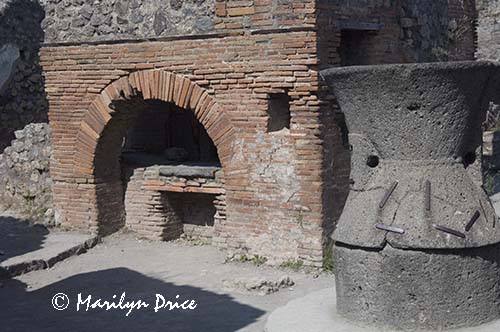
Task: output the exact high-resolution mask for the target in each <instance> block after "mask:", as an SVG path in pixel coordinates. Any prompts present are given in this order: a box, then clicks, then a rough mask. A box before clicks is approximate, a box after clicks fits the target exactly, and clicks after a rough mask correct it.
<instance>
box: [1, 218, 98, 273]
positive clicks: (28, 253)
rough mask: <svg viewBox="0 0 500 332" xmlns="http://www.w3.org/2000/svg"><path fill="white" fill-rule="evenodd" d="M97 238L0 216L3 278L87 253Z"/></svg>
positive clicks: (49, 265)
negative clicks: (52, 229) (50, 229)
mask: <svg viewBox="0 0 500 332" xmlns="http://www.w3.org/2000/svg"><path fill="white" fill-rule="evenodd" d="M97 240H98V238H97V237H95V236H91V235H88V234H83V233H76V232H58V231H49V229H47V228H46V227H44V226H41V225H34V224H33V223H32V222H30V221H28V220H24V219H20V218H18V217H15V216H12V213H4V214H1V215H0V279H3V278H11V277H15V276H18V275H21V274H24V273H27V272H30V271H35V270H41V269H47V268H50V267H52V266H54V264H56V263H58V262H60V261H62V260H64V259H66V258H68V257H70V256H73V255H78V254H81V253H83V252H86V251H87V250H88V249H89V248H92V247H93V246H95V245H96V244H97Z"/></svg>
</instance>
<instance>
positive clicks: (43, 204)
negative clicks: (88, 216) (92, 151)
mask: <svg viewBox="0 0 500 332" xmlns="http://www.w3.org/2000/svg"><path fill="white" fill-rule="evenodd" d="M15 136H16V139H15V140H14V141H12V144H11V146H9V147H7V148H6V149H5V150H4V153H3V154H0V207H3V208H12V209H15V210H17V211H21V212H24V213H25V214H27V215H29V216H31V217H33V218H34V219H35V221H36V222H41V223H44V224H46V225H52V224H53V223H54V218H53V217H54V212H53V210H52V181H51V179H50V176H49V161H50V157H51V154H52V147H51V143H50V127H49V125H48V124H46V123H39V124H30V125H28V126H26V127H25V128H24V129H23V130H18V131H16V132H15Z"/></svg>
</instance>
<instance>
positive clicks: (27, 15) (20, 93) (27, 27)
mask: <svg viewBox="0 0 500 332" xmlns="http://www.w3.org/2000/svg"><path fill="white" fill-rule="evenodd" d="M44 16H45V13H44V10H43V8H42V6H41V5H40V4H39V2H38V1H36V0H11V1H7V3H6V4H4V5H3V6H0V46H1V45H5V44H9V43H10V44H14V45H16V46H17V47H18V48H19V50H20V59H19V61H18V63H17V67H16V69H15V71H14V73H13V76H12V79H11V81H10V82H9V83H8V84H7V86H6V88H5V90H4V91H3V92H2V94H0V153H2V152H3V150H4V149H5V148H6V147H7V146H9V145H10V142H11V141H12V140H13V139H14V131H16V130H19V129H22V128H24V127H25V126H26V125H27V124H30V123H34V122H47V121H48V118H47V113H48V103H47V99H46V96H45V90H44V80H43V76H42V69H41V67H40V61H39V60H40V59H39V49H40V44H41V42H42V41H43V38H44V32H43V30H42V27H41V22H42V20H43V18H44Z"/></svg>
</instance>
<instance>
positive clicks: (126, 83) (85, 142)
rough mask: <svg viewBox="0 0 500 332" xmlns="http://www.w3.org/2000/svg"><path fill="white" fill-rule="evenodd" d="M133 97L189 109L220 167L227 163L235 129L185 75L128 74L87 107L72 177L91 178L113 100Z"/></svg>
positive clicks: (161, 71) (144, 72)
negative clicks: (213, 151)
mask: <svg viewBox="0 0 500 332" xmlns="http://www.w3.org/2000/svg"><path fill="white" fill-rule="evenodd" d="M133 97H142V98H144V99H157V100H162V101H165V102H171V103H174V104H175V105H177V106H178V107H181V108H184V109H191V110H192V111H193V112H194V114H195V116H196V118H197V119H198V120H199V121H200V123H201V124H202V125H203V126H204V127H205V128H206V129H207V133H208V135H209V136H210V137H211V138H212V140H213V141H214V144H215V146H216V148H217V151H218V154H219V159H220V160H221V163H222V164H223V166H224V165H225V164H227V163H228V162H229V159H230V155H231V148H230V146H231V142H232V141H233V139H232V136H233V134H234V129H233V127H232V124H231V121H230V119H229V118H228V116H227V115H226V114H224V111H223V109H222V107H220V106H219V105H218V104H217V102H216V101H215V99H214V98H213V97H212V96H211V95H210V94H209V93H208V91H207V90H205V89H203V88H202V87H200V86H199V85H197V84H195V83H194V82H192V81H191V80H190V79H188V78H187V77H185V76H182V75H178V74H175V73H171V72H168V71H164V70H157V69H153V70H143V71H136V72H133V73H131V74H130V75H128V76H124V77H122V78H119V79H118V80H116V81H114V82H112V83H111V84H109V85H108V86H107V87H106V88H104V90H103V91H102V92H101V93H100V94H99V96H98V97H97V98H96V99H95V100H94V101H93V102H92V103H91V105H90V106H89V108H88V110H87V112H86V114H85V116H84V118H83V120H82V122H81V124H80V129H79V132H78V134H77V144H76V151H75V157H74V162H75V166H74V171H75V176H77V177H78V176H86V177H89V176H92V175H93V170H94V167H93V164H94V158H95V151H96V148H97V145H98V142H99V138H100V137H101V135H102V133H103V131H104V130H105V128H106V124H107V123H108V122H109V120H110V119H111V117H112V114H113V113H114V112H115V110H113V109H112V107H110V105H111V103H112V102H113V101H118V100H129V99H132V98H133Z"/></svg>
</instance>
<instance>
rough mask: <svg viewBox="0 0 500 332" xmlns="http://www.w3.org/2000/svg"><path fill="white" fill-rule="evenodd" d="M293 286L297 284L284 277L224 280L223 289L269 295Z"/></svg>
mask: <svg viewBox="0 0 500 332" xmlns="http://www.w3.org/2000/svg"><path fill="white" fill-rule="evenodd" d="M293 285H295V283H294V282H293V280H292V279H290V277H289V276H282V277H280V278H278V279H266V278H258V277H252V278H232V279H224V280H222V287H223V288H224V289H226V290H231V291H236V292H239V293H243V294H257V295H269V294H272V293H276V292H277V291H279V290H280V289H281V288H288V287H291V286H293Z"/></svg>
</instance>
